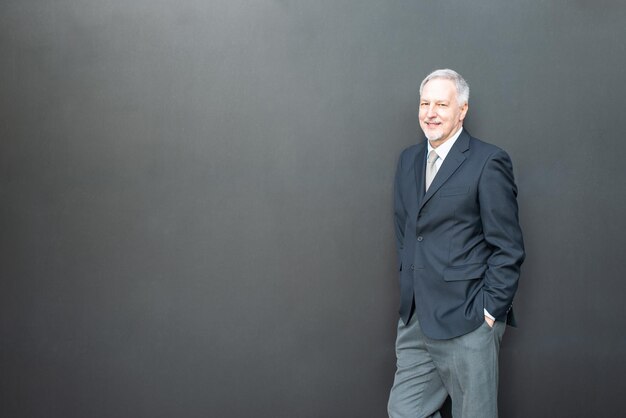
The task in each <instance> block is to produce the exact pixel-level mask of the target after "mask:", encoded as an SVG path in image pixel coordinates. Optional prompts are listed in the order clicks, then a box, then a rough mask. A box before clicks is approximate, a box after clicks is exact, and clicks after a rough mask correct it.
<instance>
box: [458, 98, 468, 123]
mask: <svg viewBox="0 0 626 418" xmlns="http://www.w3.org/2000/svg"><path fill="white" fill-rule="evenodd" d="M468 109H469V105H468V104H467V102H465V103H464V104H463V106H461V115H460V116H459V121H460V122H463V119H465V115H466V114H467V110H468Z"/></svg>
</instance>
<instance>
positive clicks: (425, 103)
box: [420, 102, 428, 107]
mask: <svg viewBox="0 0 626 418" xmlns="http://www.w3.org/2000/svg"><path fill="white" fill-rule="evenodd" d="M424 106H428V103H427V102H422V103H420V107H424Z"/></svg>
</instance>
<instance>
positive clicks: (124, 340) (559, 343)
mask: <svg viewBox="0 0 626 418" xmlns="http://www.w3.org/2000/svg"><path fill="white" fill-rule="evenodd" d="M625 21H626V4H624V3H623V2H619V1H610V0H602V1H597V0H596V1H584V0H578V1H565V0H549V1H542V2H537V1H530V0H523V1H519V2H503V1H500V0H475V1H471V2H459V1H450V0H444V1H422V0H412V1H409V0H403V1H373V0H359V1H351V2H348V1H324V0H322V1H304V0H302V1H289V0H282V1H278V0H276V1H269V0H263V1H261V0H259V1H241V0H213V1H199V0H187V1H182V2H181V1H174V0H157V1H147V0H136V1H122V0H109V1H95V0H91V1H86V0H85V1H79V0H58V1H36V0H3V1H2V2H1V3H0V115H1V116H0V117H1V122H0V199H1V205H0V214H1V216H0V228H1V229H0V275H1V282H0V313H1V317H0V332H1V334H0V415H1V416H3V417H64V418H66V417H235V418H238V417H253V416H254V417H272V418H281V417H290V418H291V417H312V418H319V417H331V418H333V417H383V416H385V410H386V405H385V404H386V400H387V393H388V389H389V386H390V384H391V380H392V375H393V371H394V352H393V342H394V337H395V335H394V334H395V324H396V320H397V319H396V318H397V316H396V307H397V299H398V291H397V287H396V273H395V271H394V265H395V253H394V248H393V243H394V241H393V237H392V225H391V187H392V177H393V172H394V170H395V162H396V158H397V156H398V154H399V152H400V151H401V150H402V149H403V148H404V147H406V146H408V145H410V144H412V143H414V142H416V141H418V140H419V128H418V122H417V114H416V108H417V86H418V83H419V81H420V80H421V79H422V77H424V75H425V74H426V73H428V72H429V71H431V70H433V69H435V68H439V67H451V68H455V69H457V70H458V71H459V72H461V73H462V74H463V75H464V76H465V77H466V78H467V80H468V81H469V83H470V85H471V87H472V88H473V90H472V98H471V109H470V113H469V119H468V121H467V123H466V126H467V127H468V129H469V130H470V132H471V133H472V134H473V135H475V136H478V137H481V138H483V139H485V140H488V141H490V142H493V143H495V144H497V145H500V146H501V147H503V148H505V149H507V150H508V151H509V153H510V154H511V156H512V158H513V160H514V165H515V171H516V176H517V181H518V185H519V188H520V196H519V201H520V206H521V216H522V224H523V225H522V226H523V228H524V231H525V238H526V243H527V247H528V258H527V262H526V264H525V265H524V268H523V278H522V281H521V284H520V290H519V293H518V297H517V299H516V309H517V316H518V320H519V322H520V325H521V326H520V328H518V329H509V330H508V331H507V335H506V337H505V341H504V344H503V348H502V355H501V368H502V370H501V375H502V380H501V402H500V403H501V411H502V413H501V415H502V416H503V417H523V418H526V417H530V416H532V417H589V416H618V415H619V413H620V412H622V410H623V406H622V404H623V402H622V399H621V398H622V390H623V387H624V385H625V384H626V382H625V380H626V379H625V376H626V367H625V366H626V364H625V363H626V361H625V354H626V336H625V333H624V330H625V327H626V319H625V315H624V313H625V309H624V302H623V299H624V295H625V291H626V285H625V281H624V280H623V270H624V268H623V265H624V249H625V248H626V238H625V234H624V230H625V229H626V225H625V222H624V217H623V211H624V208H625V207H626V198H625V189H624V184H625V183H626V170H625V169H624V167H623V166H622V165H621V160H622V158H623V154H624V152H625V151H626V145H625V142H624V139H623V129H624V126H623V125H624V117H623V115H624V108H625V105H626V101H625V97H626V89H625V87H624V83H623V74H624V68H625V67H626V48H625V46H624V45H625V43H624V39H626V29H625V27H626V26H625V25H624V22H625Z"/></svg>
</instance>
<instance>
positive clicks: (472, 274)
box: [443, 263, 487, 282]
mask: <svg viewBox="0 0 626 418" xmlns="http://www.w3.org/2000/svg"><path fill="white" fill-rule="evenodd" d="M485 271H487V265H486V264H482V263H480V264H466V265H464V266H454V267H446V268H445V269H444V270H443V279H444V280H445V281H446V282H455V281H458V280H473V279H480V278H482V277H483V275H484V274H485Z"/></svg>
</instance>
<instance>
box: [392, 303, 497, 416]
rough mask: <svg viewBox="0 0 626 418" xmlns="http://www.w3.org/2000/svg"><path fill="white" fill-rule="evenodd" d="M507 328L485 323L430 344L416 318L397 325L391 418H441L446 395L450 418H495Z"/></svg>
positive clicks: (431, 341)
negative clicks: (449, 402) (466, 331)
mask: <svg viewBox="0 0 626 418" xmlns="http://www.w3.org/2000/svg"><path fill="white" fill-rule="evenodd" d="M505 328H506V324H504V323H503V322H496V323H495V324H494V326H493V328H491V327H489V325H487V323H486V322H485V323H483V324H482V325H481V326H480V327H478V328H477V329H476V330H474V331H472V332H470V333H468V334H465V335H462V336H460V337H456V338H452V339H449V340H433V339H430V338H428V337H426V336H425V335H424V334H423V333H422V330H421V329H420V325H419V321H418V320H417V315H415V314H414V315H413V317H412V318H411V320H410V321H409V323H408V324H407V325H404V324H403V323H402V321H401V320H400V321H399V323H398V337H397V339H396V357H397V370H396V375H395V379H394V382H393V387H392V388H391V393H390V395H389V404H388V412H389V417H390V418H426V417H440V414H439V412H438V411H439V409H440V408H441V406H442V405H443V403H444V402H445V400H446V398H447V397H448V395H450V398H451V399H452V415H453V417H454V418H497V416H498V353H499V350H500V342H501V341H502V336H503V335H504V330H505Z"/></svg>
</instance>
